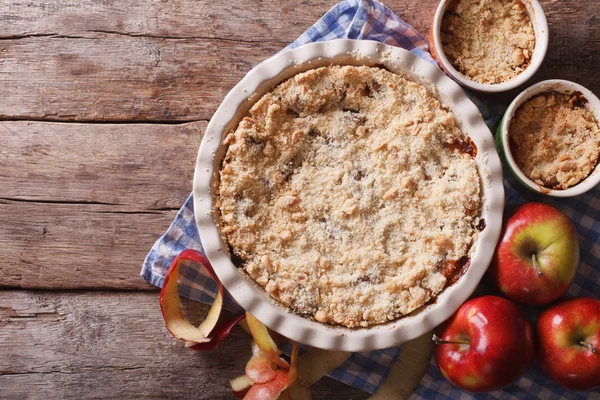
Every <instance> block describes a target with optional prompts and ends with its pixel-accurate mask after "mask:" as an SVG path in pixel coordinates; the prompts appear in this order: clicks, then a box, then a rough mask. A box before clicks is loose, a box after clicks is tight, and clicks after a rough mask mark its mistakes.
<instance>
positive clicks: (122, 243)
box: [0, 200, 176, 290]
mask: <svg viewBox="0 0 600 400" xmlns="http://www.w3.org/2000/svg"><path fill="white" fill-rule="evenodd" d="M175 214H176V211H171V210H167V211H139V212H137V211H130V210H129V209H126V208H125V209H124V210H123V211H121V210H120V209H119V207H118V206H107V205H96V204H60V203H57V204H53V203H37V202H21V201H6V200H0V221H1V223H0V249H2V263H1V264H0V287H20V288H47V289H62V288H117V289H143V290H153V286H151V285H149V284H147V283H146V282H144V281H143V280H142V278H140V277H139V273H140V268H141V265H142V262H143V261H144V258H145V256H146V253H147V252H148V251H149V250H150V247H151V246H152V244H153V243H154V242H155V241H156V240H157V239H158V238H159V237H160V235H161V234H162V232H164V231H165V230H166V229H167V228H168V226H169V224H170V223H171V221H172V220H173V218H174V217H175Z"/></svg>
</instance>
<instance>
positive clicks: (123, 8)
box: [0, 0, 438, 42]
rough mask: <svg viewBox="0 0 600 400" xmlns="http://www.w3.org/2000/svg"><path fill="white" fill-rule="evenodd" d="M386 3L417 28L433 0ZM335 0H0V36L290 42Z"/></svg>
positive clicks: (425, 21)
mask: <svg viewBox="0 0 600 400" xmlns="http://www.w3.org/2000/svg"><path fill="white" fill-rule="evenodd" d="M385 3H386V5H387V6H388V7H390V8H391V9H393V10H394V11H396V12H397V13H398V14H399V15H401V16H403V18H404V19H405V20H406V21H407V22H408V23H411V24H414V25H415V27H416V28H417V29H419V30H421V31H423V32H425V30H426V29H427V28H428V23H429V20H430V16H431V15H433V14H432V11H431V10H433V9H434V8H435V6H436V5H437V3H438V0H423V1H419V2H413V1H403V0H390V1H386V2H385ZM335 4H336V0H294V1H269V0H258V1H253V2H252V3H249V2H247V1H243V0H231V1H226V2H225V1H218V2H215V1H208V0H199V1H159V2H136V1H119V2H112V1H98V0H82V1H77V2H68V3H66V2H59V3H46V2H35V1H31V0H13V1H11V2H9V3H6V2H5V3H4V4H0V21H1V22H2V23H1V24H0V37H14V36H19V37H21V36H30V35H63V36H82V35H89V34H93V33H94V32H99V31H102V32H115V33H119V34H123V35H144V36H158V37H165V36H168V37H207V38H226V39H232V40H245V41H280V42H291V41H293V40H294V39H295V38H296V37H298V36H299V35H300V34H301V33H302V32H304V31H305V30H306V29H307V28H308V27H309V26H311V25H312V24H313V23H314V22H315V21H316V20H317V19H319V18H320V17H321V16H322V15H323V14H324V13H325V12H326V11H327V10H328V9H329V8H331V7H332V6H333V5H335Z"/></svg>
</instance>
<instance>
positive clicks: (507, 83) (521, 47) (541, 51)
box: [429, 0, 548, 92]
mask: <svg viewBox="0 0 600 400" xmlns="http://www.w3.org/2000/svg"><path fill="white" fill-rule="evenodd" d="M429 48H430V51H431V55H432V56H433V58H434V59H435V60H436V61H437V63H438V65H439V66H440V68H442V70H444V71H445V72H446V74H448V75H449V76H450V77H451V78H452V79H454V80H455V81H456V82H458V83H459V84H460V85H462V86H464V87H467V88H469V89H473V90H477V91H480V92H504V91H507V90H511V89H514V88H516V87H518V86H520V85H522V84H523V83H525V82H527V81H528V80H529V79H530V78H531V77H532V76H533V75H534V74H535V72H536V71H537V70H538V69H539V68H540V66H541V65H542V61H543V60H544V57H545V55H546V51H547V49H548V22H547V21H546V16H545V15H544V11H543V10H542V7H541V6H540V3H539V2H538V1H537V0H513V1H500V0H487V1H484V2H481V1H475V0H442V1H441V2H440V4H439V5H438V8H437V10H436V13H435V16H434V19H433V24H432V26H431V30H430V32H429Z"/></svg>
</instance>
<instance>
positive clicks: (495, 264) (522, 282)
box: [489, 203, 579, 305]
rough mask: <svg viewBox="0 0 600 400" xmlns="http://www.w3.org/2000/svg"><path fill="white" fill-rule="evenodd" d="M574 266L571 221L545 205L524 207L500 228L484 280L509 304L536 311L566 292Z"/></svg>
mask: <svg viewBox="0 0 600 400" xmlns="http://www.w3.org/2000/svg"><path fill="white" fill-rule="evenodd" d="M578 265H579V243H578V241H577V232H576V231H575V226H574V225H573V223H572V222H571V220H570V219H569V218H568V217H567V216H566V215H565V214H563V213H562V212H560V211H559V210H557V209H556V208H554V207H551V206H549V205H546V204H542V203H526V204H523V205H522V206H520V207H519V208H518V209H517V211H516V212H515V213H514V214H513V215H512V216H511V217H510V218H509V219H508V221H507V222H506V225H505V226H504V231H503V233H502V239H501V241H500V243H499V244H498V248H497V249H496V254H495V256H494V260H493V261H492V265H491V266H490V272H489V276H490V278H491V280H492V281H493V282H494V283H495V284H496V285H497V286H498V288H499V289H500V291H501V292H502V293H503V294H504V295H505V296H506V297H508V298H509V299H511V300H514V301H517V302H519V303H523V304H530V305H540V304H546V303H549V302H551V301H554V300H556V299H557V298H559V297H560V296H562V295H563V294H564V293H565V292H566V291H567V289H568V287H569V285H570V284H571V282H572V281H573V277H574V276H575V272H576V271H577V266H578Z"/></svg>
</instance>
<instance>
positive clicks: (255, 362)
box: [246, 355, 275, 383]
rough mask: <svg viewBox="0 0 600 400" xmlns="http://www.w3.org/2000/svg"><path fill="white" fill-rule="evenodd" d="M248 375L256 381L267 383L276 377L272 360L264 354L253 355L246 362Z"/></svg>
mask: <svg viewBox="0 0 600 400" xmlns="http://www.w3.org/2000/svg"><path fill="white" fill-rule="evenodd" d="M246 376H247V377H248V378H250V380H251V381H252V382H254V383H267V382H270V381H272V380H273V379H275V371H274V370H273V368H271V360H269V359H268V358H267V357H265V356H263V355H255V356H252V358H251V359H250V361H248V363H247V364H246Z"/></svg>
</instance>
